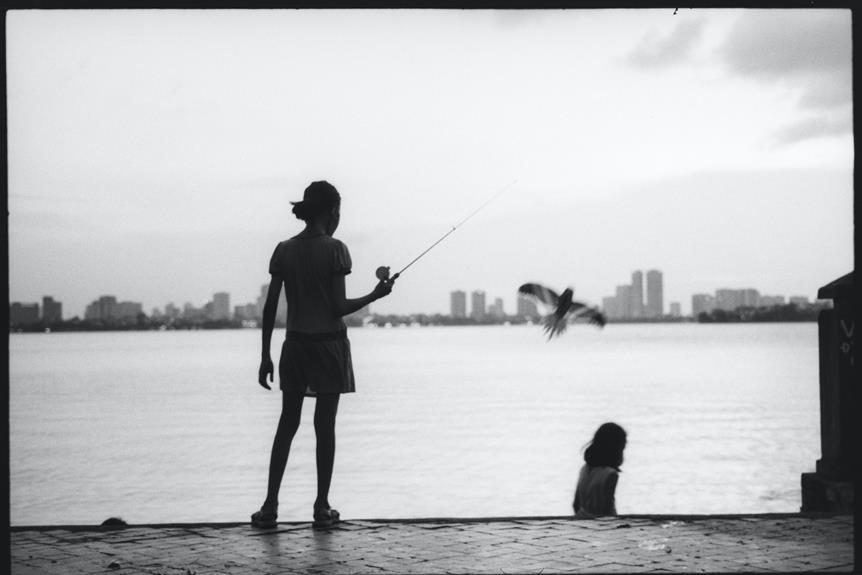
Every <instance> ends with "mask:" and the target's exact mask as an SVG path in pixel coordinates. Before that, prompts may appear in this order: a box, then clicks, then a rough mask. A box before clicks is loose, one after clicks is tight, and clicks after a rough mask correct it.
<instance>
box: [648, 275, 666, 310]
mask: <svg viewBox="0 0 862 575" xmlns="http://www.w3.org/2000/svg"><path fill="white" fill-rule="evenodd" d="M645 307H646V315H647V316H648V317H660V316H662V315H663V314H664V278H663V276H662V273H661V272H660V271H659V270H649V271H648V272H647V273H646V306H645Z"/></svg>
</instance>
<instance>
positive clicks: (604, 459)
mask: <svg viewBox="0 0 862 575" xmlns="http://www.w3.org/2000/svg"><path fill="white" fill-rule="evenodd" d="M625 448H626V430H625V429H623V428H622V427H620V426H619V425H617V424H616V423H603V424H602V425H601V426H599V428H598V429H597V430H596V434H595V435H594V436H593V440H592V441H591V442H590V443H589V445H587V449H586V451H584V461H586V462H587V465H589V466H590V467H613V468H616V469H619V467H620V465H622V464H623V450H624V449H625Z"/></svg>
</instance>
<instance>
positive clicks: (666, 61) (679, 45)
mask: <svg viewBox="0 0 862 575" xmlns="http://www.w3.org/2000/svg"><path fill="white" fill-rule="evenodd" d="M702 35H703V21H702V20H688V19H680V20H679V23H678V24H677V25H676V26H675V27H674V28H673V30H671V31H670V33H668V34H666V35H664V36H659V35H657V34H656V33H654V32H653V33H650V34H648V35H647V36H645V37H644V38H643V39H642V40H641V41H640V42H639V43H638V45H637V46H636V47H635V49H634V51H632V53H631V54H629V57H628V62H629V63H630V64H632V65H634V66H636V67H642V68H653V69H655V68H667V67H670V66H673V65H675V64H679V63H681V62H684V61H686V60H687V59H688V58H689V57H690V56H691V53H692V51H693V49H694V48H695V47H696V45H697V44H698V42H699V41H700V39H701V37H702Z"/></svg>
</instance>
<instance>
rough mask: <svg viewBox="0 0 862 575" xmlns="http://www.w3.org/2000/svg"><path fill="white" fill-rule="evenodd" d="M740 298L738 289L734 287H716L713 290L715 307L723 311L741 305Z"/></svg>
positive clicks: (731, 309)
mask: <svg viewBox="0 0 862 575" xmlns="http://www.w3.org/2000/svg"><path fill="white" fill-rule="evenodd" d="M741 302H742V298H740V297H739V291H738V290H735V289H727V288H722V289H717V290H715V307H716V308H717V309H720V310H724V311H733V310H735V309H736V308H738V307H740V306H741V305H742V303H741Z"/></svg>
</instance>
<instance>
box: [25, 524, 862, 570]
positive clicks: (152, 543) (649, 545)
mask: <svg viewBox="0 0 862 575" xmlns="http://www.w3.org/2000/svg"><path fill="white" fill-rule="evenodd" d="M853 535H854V533H853V518H852V516H847V515H844V516H841V515H817V514H782V515H738V516H620V517H613V518H603V519H597V520H591V521H583V520H574V519H572V518H571V517H543V518H499V519H428V520H419V519H417V520H356V521H352V520H351V521H345V522H343V523H341V524H340V525H338V526H336V527H334V528H332V529H329V530H314V529H311V527H310V524H309V523H282V524H279V526H278V527H276V528H275V529H270V530H257V529H253V528H252V527H250V526H248V525H247V524H244V523H243V524H237V523H232V524H186V525H150V526H129V527H125V528H110V529H109V528H101V527H13V528H12V529H11V532H10V554H11V560H12V565H11V566H12V570H11V572H12V574H13V575H32V574H46V575H51V574H62V575H77V574H83V573H88V574H90V573H117V574H147V575H204V574H230V575H252V574H257V573H309V574H317V573H320V574H335V575H338V574H347V573H372V574H373V573H503V574H505V573H583V572H592V573H618V572H624V573H631V572H650V571H671V572H790V571H795V572H805V571H820V572H823V571H836V572H851V571H853V567H854V539H853Z"/></svg>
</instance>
